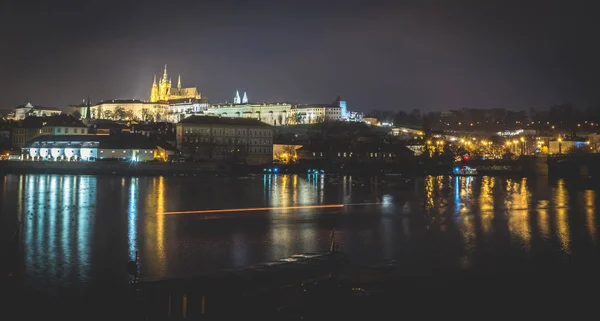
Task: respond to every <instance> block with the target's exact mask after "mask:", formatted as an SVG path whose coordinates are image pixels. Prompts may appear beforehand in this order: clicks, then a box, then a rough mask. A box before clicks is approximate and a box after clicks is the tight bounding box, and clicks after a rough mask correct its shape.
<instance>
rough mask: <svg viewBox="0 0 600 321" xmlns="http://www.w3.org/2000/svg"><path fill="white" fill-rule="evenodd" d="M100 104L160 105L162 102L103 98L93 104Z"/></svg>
mask: <svg viewBox="0 0 600 321" xmlns="http://www.w3.org/2000/svg"><path fill="white" fill-rule="evenodd" d="M102 104H149V105H160V104H163V105H164V103H159V102H156V103H152V102H149V101H142V100H139V99H109V100H103V101H101V102H99V103H97V104H95V105H102Z"/></svg>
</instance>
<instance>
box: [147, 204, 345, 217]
mask: <svg viewBox="0 0 600 321" xmlns="http://www.w3.org/2000/svg"><path fill="white" fill-rule="evenodd" d="M342 207H344V204H329V205H301V206H282V207H249V208H229V209H217V210H200V211H181V212H162V213H160V212H159V213H156V215H175V214H207V213H231V212H250V211H276V210H299V209H308V208H342Z"/></svg>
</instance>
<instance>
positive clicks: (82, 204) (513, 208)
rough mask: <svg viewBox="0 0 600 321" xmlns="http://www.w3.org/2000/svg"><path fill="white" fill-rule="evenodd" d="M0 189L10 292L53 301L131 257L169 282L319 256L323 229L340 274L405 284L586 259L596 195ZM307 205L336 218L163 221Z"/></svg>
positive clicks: (88, 180) (563, 189) (144, 185)
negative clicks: (392, 272) (354, 271)
mask: <svg viewBox="0 0 600 321" xmlns="http://www.w3.org/2000/svg"><path fill="white" fill-rule="evenodd" d="M0 180H1V181H0V200H1V203H0V239H1V240H2V241H3V242H5V243H6V242H7V241H9V240H10V235H11V234H12V233H13V232H14V230H15V228H16V226H17V225H16V222H17V221H22V222H23V224H22V231H21V234H20V248H21V253H20V255H19V258H18V266H19V268H20V273H21V274H22V275H23V280H24V284H25V286H26V287H27V288H30V289H33V290H35V291H37V292H39V293H45V294H48V295H51V296H54V297H62V296H64V297H68V296H72V295H74V294H75V295H85V294H90V293H94V292H95V291H103V290H107V289H109V288H111V287H117V286H118V285H119V284H122V283H124V282H125V281H126V278H127V276H126V273H125V265H126V262H127V261H129V260H131V259H132V258H133V257H134V256H135V253H136V252H137V253H139V259H140V273H141V276H142V277H143V278H170V277H182V276H188V275H194V274H198V273H201V272H206V271H215V270H219V269H224V268H231V267H240V266H246V265H250V264H253V263H257V262H264V261H272V260H277V259H279V258H282V257H285V256H287V255H290V254H294V253H299V252H310V251H320V250H325V249H327V248H328V242H329V236H330V233H331V230H332V229H333V228H335V229H336V230H337V233H336V239H337V242H338V245H339V249H340V250H341V251H344V252H346V253H348V254H349V255H350V257H351V258H352V260H353V262H358V263H362V262H364V263H367V262H371V261H375V260H380V259H383V258H390V259H396V260H397V261H398V264H399V265H400V267H401V268H402V269H403V270H404V271H405V273H406V274H413V275H428V274H431V273H446V272H448V271H463V272H468V273H478V274H498V273H504V272H505V271H513V272H514V271H527V270H545V269H546V270H549V269H554V268H557V267H558V268H559V267H561V266H579V265H581V266H595V267H597V266H598V262H599V261H600V260H599V255H598V245H597V242H598V238H597V236H598V221H599V220H598V217H597V214H596V207H597V206H598V201H599V197H598V196H599V195H598V194H597V193H598V191H596V190H593V189H587V188H585V187H581V186H579V184H575V183H569V182H565V181H563V180H557V181H548V179H546V178H540V179H536V180H532V179H526V178H517V179H515V178H502V177H486V176H484V177H452V176H438V177H431V176H430V177H425V178H422V179H418V180H417V181H416V182H415V184H414V186H412V187H410V188H408V189H405V190H394V189H389V188H385V184H383V183H382V182H381V180H380V179H377V178H374V177H373V178H362V179H361V178H358V177H340V178H338V179H334V178H331V177H329V176H321V175H317V176H308V175H259V176H255V177H247V178H241V179H240V178H222V177H210V176H206V177H200V176H198V177H194V176H189V177H162V176H161V177H115V176H70V175H7V176H2V177H0ZM315 204H345V206H344V207H342V208H326V209H315V208H309V209H289V210H270V211H239V212H226V213H201V214H186V213H179V214H171V215H168V214H163V213H171V212H185V211H196V210H207V209H227V208H252V207H289V206H302V205H315ZM448 273H449V272H448ZM511 273H512V272H511Z"/></svg>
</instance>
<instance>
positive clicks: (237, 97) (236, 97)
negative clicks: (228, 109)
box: [233, 90, 242, 105]
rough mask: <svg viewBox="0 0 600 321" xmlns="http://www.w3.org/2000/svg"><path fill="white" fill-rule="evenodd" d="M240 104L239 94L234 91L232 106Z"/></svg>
mask: <svg viewBox="0 0 600 321" xmlns="http://www.w3.org/2000/svg"><path fill="white" fill-rule="evenodd" d="M241 102H242V100H241V99H240V92H239V91H237V90H236V91H235V97H233V104H234V105H239V104H240V103H241Z"/></svg>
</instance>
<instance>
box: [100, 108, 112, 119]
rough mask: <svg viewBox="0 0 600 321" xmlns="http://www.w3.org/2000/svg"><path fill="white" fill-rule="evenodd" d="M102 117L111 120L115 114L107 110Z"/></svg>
mask: <svg viewBox="0 0 600 321" xmlns="http://www.w3.org/2000/svg"><path fill="white" fill-rule="evenodd" d="M102 117H103V118H104V119H111V118H112V117H113V113H112V112H111V111H110V110H105V111H104V112H102Z"/></svg>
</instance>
